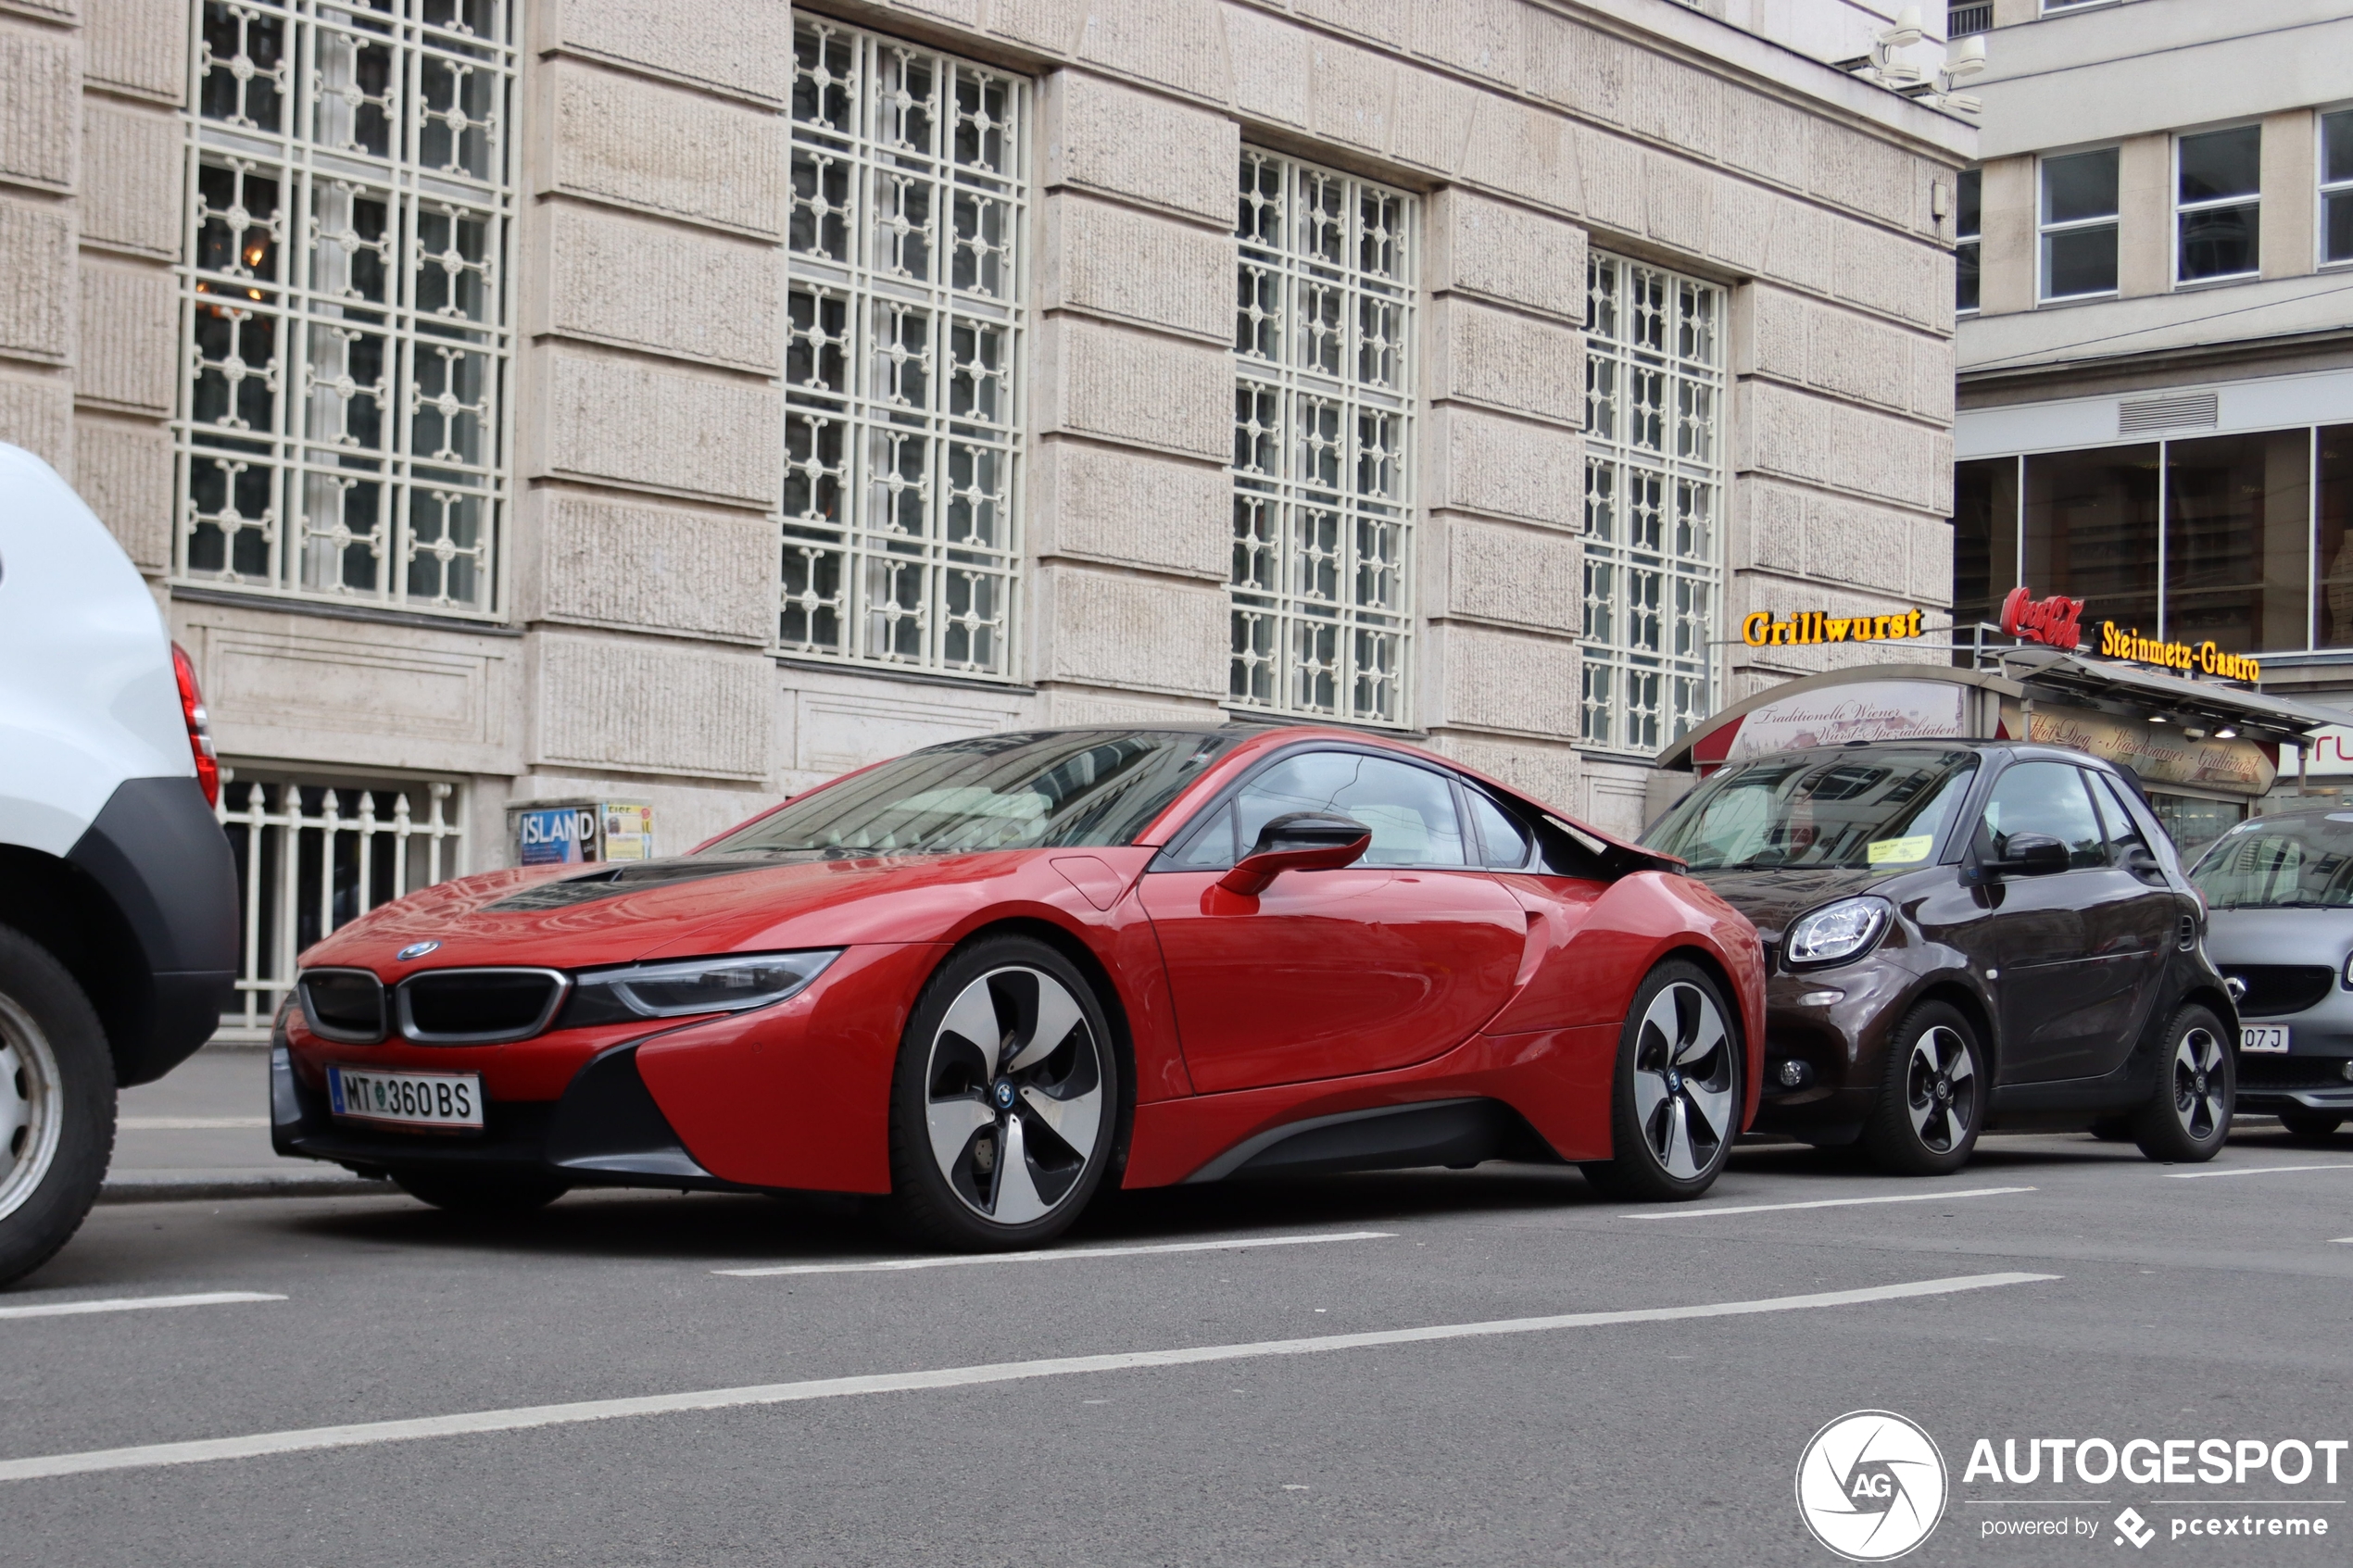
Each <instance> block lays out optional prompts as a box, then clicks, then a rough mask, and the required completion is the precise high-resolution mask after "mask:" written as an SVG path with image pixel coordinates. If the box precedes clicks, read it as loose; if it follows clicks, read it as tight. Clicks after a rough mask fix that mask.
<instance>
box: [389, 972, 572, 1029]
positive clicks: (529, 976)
mask: <svg viewBox="0 0 2353 1568" xmlns="http://www.w3.org/2000/svg"><path fill="white" fill-rule="evenodd" d="M571 987H572V982H571V981H570V980H569V979H567V978H566V977H565V976H563V975H562V974H560V973H558V972H556V971H554V970H552V969H429V970H426V971H425V972H422V973H421V974H412V975H410V976H409V978H408V979H406V980H404V981H402V982H401V983H400V985H399V986H398V987H397V988H396V990H395V991H394V992H393V997H394V1005H395V1009H396V1011H397V1013H398V1015H399V1022H400V1032H401V1034H403V1035H407V1036H408V1037H409V1039H411V1040H414V1041H415V1042H416V1043H417V1044H419V1045H421V1046H487V1045H496V1044H497V1043H498V1042H499V1041H501V1040H521V1039H523V1038H525V1037H527V1036H529V1035H536V1034H538V1033H539V1032H540V1031H541V1030H542V1029H545V1028H546V1027H547V1021H548V1020H549V1019H550V1018H553V1017H554V1016H555V1013H556V1009H557V1008H558V1007H559V1006H560V1005H561V1004H562V1002H563V999H564V993H565V992H566V991H568V990H570V989H571Z"/></svg>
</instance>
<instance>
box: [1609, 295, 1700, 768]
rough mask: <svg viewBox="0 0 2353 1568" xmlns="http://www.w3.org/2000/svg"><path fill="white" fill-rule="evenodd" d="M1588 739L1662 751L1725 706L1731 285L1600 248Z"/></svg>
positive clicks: (1614, 746)
mask: <svg viewBox="0 0 2353 1568" xmlns="http://www.w3.org/2000/svg"><path fill="white" fill-rule="evenodd" d="M1586 283H1587V290H1588V295H1589V302H1588V320H1589V325H1588V326H1587V329H1586V339H1585V344H1586V354H1585V583H1584V598H1585V604H1584V633H1585V637H1584V649H1583V651H1584V661H1583V662H1584V674H1583V683H1584V689H1583V693H1582V697H1583V701H1582V709H1581V716H1580V720H1579V732H1580V738H1581V739H1582V740H1583V742H1584V743H1585V744H1586V745H1587V746H1593V747H1596V748H1601V749H1606V750H1611V751H1625V752H1642V753H1650V752H1655V751H1656V750H1657V749H1658V748H1659V747H1660V746H1665V745H1668V744H1670V743H1672V742H1673V741H1674V740H1675V739H1676V737H1678V736H1680V735H1681V734H1684V733H1685V732H1686V731H1688V730H1690V729H1691V727H1692V725H1693V724H1695V723H1697V722H1698V721H1700V720H1701V719H1703V718H1705V716H1706V715H1707V714H1708V713H1709V712H1711V711H1712V710H1713V709H1714V708H1715V684H1716V668H1715V667H1716V653H1715V647H1714V638H1715V627H1716V611H1717V604H1718V596H1719V593H1720V591H1721V585H1722V581H1723V571H1724V569H1723V559H1722V551H1723V533H1724V530H1723V508H1724V489H1725V461H1726V458H1725V445H1726V440H1725V432H1724V418H1725V408H1726V392H1725V382H1724V334H1725V324H1726V316H1725V295H1724V291H1723V290H1722V289H1720V288H1718V287H1717V286H1716V285H1715V284H1713V283H1705V282H1700V281H1699V280H1697V279H1695V278H1686V277H1681V276H1679V275H1678V274H1676V273H1673V272H1669V271H1666V270H1662V269H1660V268H1656V267H1650V266H1645V265H1643V264H1642V263H1641V262H1638V261H1629V260H1627V259H1625V258H1624V257H1615V256H1608V255H1604V254H1603V253H1601V252H1599V251H1596V252H1593V253H1592V257H1591V258H1590V260H1589V261H1588V264H1587V269H1586Z"/></svg>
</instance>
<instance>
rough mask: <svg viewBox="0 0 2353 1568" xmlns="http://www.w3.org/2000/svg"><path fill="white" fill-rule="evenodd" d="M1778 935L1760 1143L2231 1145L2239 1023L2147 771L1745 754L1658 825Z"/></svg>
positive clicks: (1655, 835) (1832, 753)
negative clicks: (2009, 1139)
mask: <svg viewBox="0 0 2353 1568" xmlns="http://www.w3.org/2000/svg"><path fill="white" fill-rule="evenodd" d="M1642 841H1643V843H1644V844H1645V845H1647V846H1648V847H1653V848H1655V849H1659V850H1663V851H1665V852H1666V853H1667V854H1671V855H1678V856H1680V857H1682V858H1683V859H1685V860H1686V861H1688V862H1689V864H1690V867H1691V870H1692V874H1693V875H1695V876H1698V877H1700V878H1702V879H1704V880H1705V881H1706V882H1707V884H1709V885H1710V886H1712V887H1714V888H1715V889H1716V891H1717V892H1718V893H1719V894H1721V895H1722V896H1723V897H1724V898H1725V899H1726V900H1727V901H1728V902H1730V904H1731V905H1732V906H1733V907H1734V908H1736V909H1740V910H1741V911H1742V912H1743V913H1744V914H1746V915H1747V916H1748V917H1749V918H1750V919H1751V920H1753V921H1755V922H1756V926H1757V929H1758V931H1759V932H1761V933H1762V934H1763V935H1764V938H1765V947H1766V959H1767V964H1768V976H1769V978H1768V991H1767V1009H1768V1011H1767V1017H1766V1035H1767V1039H1766V1053H1767V1060H1766V1064H1765V1100H1764V1105H1763V1107H1762V1109H1761V1110H1759V1111H1758V1113H1757V1121H1756V1126H1757V1129H1758V1130H1759V1131H1763V1132H1775V1133H1785V1134H1788V1135H1792V1136H1794V1137H1799V1138H1803V1139H1806V1140H1807V1141H1808V1142H1812V1143H1817V1144H1824V1145H1831V1144H1846V1143H1853V1142H1856V1141H1857V1140H1859V1141H1860V1142H1861V1143H1862V1145H1863V1146H1864V1148H1866V1150H1867V1151H1868V1152H1869V1155H1870V1156H1871V1158H1872V1160H1874V1161H1875V1162H1876V1163H1877V1164H1878V1165H1879V1166H1880V1167H1881V1168H1882V1169H1884V1170H1889V1171H1897V1172H1911V1173H1923V1174H1930V1173H1944V1172H1948V1171H1954V1170H1957V1169H1958V1168H1959V1167H1960V1166H1961V1165H1962V1163H1963V1162H1964V1161H1966V1160H1968V1159H1969V1149H1970V1148H1971V1147H1972V1146H1973V1145H1974V1144H1975V1143H1976V1141H1977V1135H1978V1134H1979V1133H1980V1132H1981V1131H1982V1130H1983V1129H1985V1128H1987V1127H2020V1126H2031V1127H2038V1128H2052V1129H2062V1128H2070V1127H2072V1128H2085V1127H2088V1128H2093V1129H2094V1130H2095V1131H2100V1132H2103V1133H2104V1134H2106V1135H2110V1136H2129V1137H2131V1138H2133V1140H2134V1141H2135V1142H2137V1143H2138V1144H2139V1145H2140V1147H2141V1149H2142V1151H2143V1152H2144V1153H2145V1154H2146V1155H2148V1156H2149V1157H2150V1158H2151V1159H2154V1160H2209V1159H2212V1158H2213V1156H2214V1155H2215V1153H2216V1152H2217V1151H2219V1150H2220V1149H2221V1147H2222V1141H2223V1139H2224V1137H2225V1136H2227V1135H2228V1134H2229V1131H2230V1124H2231V1110H2232V1104H2233V1094H2234V1087H2235V1084H2236V1074H2235V1072H2234V1056H2235V1043H2236V1041H2237V1038H2238V1035H2237V1018H2236V1015H2235V1013H2234V1012H2233V1008H2232V1003H2231V999H2230V997H2229V996H2228V994H2227V993H2226V992H2225V990H2224V988H2223V981H2222V977H2221V975H2220V974H2219V973H2217V972H2215V969H2214V967H2213V965H2212V964H2210V963H2209V962H2208V960H2207V957H2206V951H2205V940H2204V939H2205V929H2206V912H2205V908H2204V906H2203V905H2202V904H2201V903H2200V902H2199V899H2198V896H2197V894H2196V891H2195V890H2194V889H2193V888H2192V887H2191V886H2190V884H2189V882H2188V881H2187V880H2186V879H2185V878H2184V877H2183V874H2182V868H2181V864H2180V862H2179V860H2178V859H2177V858H2176V857H2175V855H2174V852H2173V846H2172V844H2171V841H2169V840H2168V839H2167V838H2166V836H2165V833H2164V830H2163V829H2162V828H2161V827H2159V826H2158V822H2157V818H2156V817H2155V815H2154V814H2153V813H2151V811H2150V810H2149V808H2148V803H2147V801H2146V800H2145V798H2144V797H2143V796H2142V794H2141V792H2140V790H2139V788H2138V787H2137V785H2136V784H2135V783H2134V781H2133V779H2131V778H2130V777H2129V776H2128V775H2126V774H2125V773H2123V772H2121V771H2119V770H2117V769H2116V768H2114V767H2112V766H2110V765H2109V764H2108V763H2107V762H2104V761H2101V760H2099V759H2096V758H2093V757H2089V756H2086V755H2084V754H2083V753H2081V752H2076V751H2070V750H2065V749H2061V748H2058V747H2055V746H2029V745H2022V744H2017V743H2012V742H2007V741H1965V740H1949V741H1948V740H1928V741H1889V742H1871V743H1861V744H1855V745H1848V746H1831V747H1821V748H1816V749H1810V750H1802V751H1788V752H1781V753H1778V754H1775V755H1772V756H1768V757H1759V758H1753V759H1744V760H1740V761H1735V762H1731V763H1729V764H1727V765H1726V766H1725V767H1723V768H1722V769H1720V770H1719V771H1718V772H1716V773H1715V774H1714V775H1713V776H1711V777H1710V778H1708V779H1707V780H1706V781H1705V782H1704V783H1703V784H1700V785H1699V786H1698V787H1697V788H1696V789H1694V790H1692V793H1691V794H1690V795H1689V796H1687V797H1684V798H1683V800H1682V801H1681V802H1680V804H1678V805H1677V806H1676V807H1675V809H1673V810H1671V811H1669V812H1668V813H1667V816H1666V817H1664V818H1663V819H1661V820H1660V821H1659V822H1657V823H1656V824H1655V825H1654V826H1653V827H1652V829H1651V831H1650V832H1649V833H1647V834H1644V835H1643V840H1642Z"/></svg>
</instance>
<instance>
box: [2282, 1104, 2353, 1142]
mask: <svg viewBox="0 0 2353 1568" xmlns="http://www.w3.org/2000/svg"><path fill="white" fill-rule="evenodd" d="M2344 1124H2345V1118H2344V1117H2342V1116H2338V1115H2334V1114H2333V1113H2331V1112H2329V1111H2325V1110H2283V1111H2281V1112H2280V1125H2281V1126H2283V1127H2285V1128H2286V1129H2287V1131H2288V1135H2289V1136H2290V1137H2297V1138H2325V1137H2327V1136H2329V1135H2331V1134H2333V1133H2334V1132H2335V1131H2336V1130H2337V1128H2339V1127H2341V1126H2343V1125H2344Z"/></svg>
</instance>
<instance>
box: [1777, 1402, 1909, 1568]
mask: <svg viewBox="0 0 2353 1568" xmlns="http://www.w3.org/2000/svg"><path fill="white" fill-rule="evenodd" d="M1945 1490H1946V1483H1945V1475H1944V1455H1943V1454H1941V1453H1939V1452H1937V1449H1936V1444H1935V1442H1934V1441H1933V1440H1932V1439H1931V1437H1930V1436H1929V1435H1928V1434H1927V1433H1926V1432H1924V1431H1922V1430H1921V1429H1920V1428H1919V1425H1918V1424H1915V1423H1913V1422H1910V1421H1907V1420H1906V1419H1905V1418H1904V1417H1902V1416H1900V1415H1897V1414H1895V1413H1894V1411H1850V1412H1849V1413H1847V1414H1845V1415H1843V1416H1840V1417H1839V1418H1838V1419H1837V1420H1836V1421H1833V1422H1831V1424H1829V1425H1828V1426H1825V1427H1823V1428H1822V1429H1821V1430H1820V1431H1819V1432H1817V1433H1815V1434H1814V1437H1813V1440H1812V1441H1811V1442H1809V1443H1807V1444H1806V1451H1805V1452H1804V1453H1803V1454H1801V1455H1800V1456H1799V1457H1798V1461H1797V1512H1798V1514H1799V1516H1800V1517H1802V1518H1803V1519H1804V1520H1805V1521H1806V1528H1807V1529H1808V1530H1811V1531H1813V1532H1814V1538H1815V1539H1816V1540H1818V1541H1819V1542H1821V1543H1822V1544H1823V1545H1824V1546H1826V1547H1828V1548H1830V1549H1831V1550H1832V1551H1834V1552H1836V1553H1838V1555H1839V1556H1841V1557H1843V1558H1845V1559H1846V1560H1847V1561H1848V1562H1889V1561H1891V1560H1893V1559H1894V1558H1898V1557H1901V1556H1903V1555H1904V1554H1905V1553H1906V1552H1907V1551H1909V1550H1911V1549H1913V1548H1914V1547H1916V1546H1918V1545H1919V1544H1920V1543H1921V1542H1922V1541H1924V1540H1926V1539H1928V1537H1929V1533H1930V1532H1931V1531H1932V1530H1934V1529H1935V1528H1936V1522H1937V1521H1938V1520H1940V1519H1942V1518H1943V1517H1944V1499H1945Z"/></svg>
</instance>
